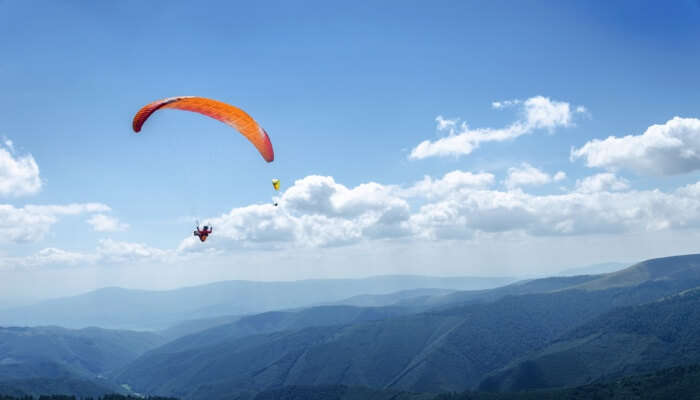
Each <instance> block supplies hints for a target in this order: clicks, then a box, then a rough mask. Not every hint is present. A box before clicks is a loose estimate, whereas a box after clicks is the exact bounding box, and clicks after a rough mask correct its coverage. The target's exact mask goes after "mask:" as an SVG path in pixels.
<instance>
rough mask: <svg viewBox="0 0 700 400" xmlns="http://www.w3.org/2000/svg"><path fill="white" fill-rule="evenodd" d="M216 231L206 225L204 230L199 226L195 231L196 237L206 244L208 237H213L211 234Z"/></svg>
mask: <svg viewBox="0 0 700 400" xmlns="http://www.w3.org/2000/svg"><path fill="white" fill-rule="evenodd" d="M213 231H214V228H213V227H210V226H207V225H204V229H199V225H197V230H196V231H194V235H195V236H197V237H199V240H201V241H202V242H204V241H205V240H207V237H208V236H209V235H211V233H212V232H213Z"/></svg>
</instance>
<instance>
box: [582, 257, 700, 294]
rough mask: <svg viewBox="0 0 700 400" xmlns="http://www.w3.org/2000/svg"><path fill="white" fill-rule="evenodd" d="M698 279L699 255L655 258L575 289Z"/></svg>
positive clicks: (598, 288)
mask: <svg viewBox="0 0 700 400" xmlns="http://www.w3.org/2000/svg"><path fill="white" fill-rule="evenodd" d="M682 279H690V280H695V279H700V254H690V255H683V256H673V257H664V258H655V259H651V260H646V261H642V262H640V263H637V264H635V265H632V266H631V267H628V268H625V269H623V270H621V271H617V272H613V273H610V274H604V275H600V276H598V277H597V279H594V280H590V281H587V282H584V283H582V284H580V285H578V286H577V287H579V288H581V289H585V290H600V289H606V288H611V287H620V286H634V285H639V284H642V283H644V282H653V281H660V280H682Z"/></svg>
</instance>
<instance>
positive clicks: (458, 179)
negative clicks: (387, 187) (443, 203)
mask: <svg viewBox="0 0 700 400" xmlns="http://www.w3.org/2000/svg"><path fill="white" fill-rule="evenodd" d="M494 181H495V177H494V175H493V174H491V173H487V172H480V173H476V174H475V173H472V172H465V171H460V170H456V171H452V172H448V173H446V174H445V175H444V176H443V177H442V178H439V179H433V178H431V177H430V176H427V175H426V176H425V177H423V180H422V181H418V182H416V183H415V184H414V185H413V186H411V187H409V188H408V189H405V190H403V191H399V193H398V195H399V196H401V197H418V196H422V197H425V198H427V199H435V198H441V197H445V196H446V195H448V194H451V193H453V192H455V191H459V190H462V189H468V188H486V187H489V186H492V185H493V183H494Z"/></svg>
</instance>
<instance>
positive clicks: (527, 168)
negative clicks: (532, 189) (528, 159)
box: [504, 163, 566, 189]
mask: <svg viewBox="0 0 700 400" xmlns="http://www.w3.org/2000/svg"><path fill="white" fill-rule="evenodd" d="M565 178H566V174H565V173H564V172H563V171H559V172H557V173H556V174H555V175H554V177H552V176H551V175H550V174H548V173H546V172H544V171H542V170H540V169H538V168H535V167H533V166H532V165H530V164H528V163H523V164H522V165H520V167H511V168H508V176H507V177H506V180H505V182H504V183H505V185H506V187H507V188H509V189H513V188H516V187H521V186H527V185H530V186H537V185H545V184H547V183H550V182H552V181H561V180H563V179H565Z"/></svg>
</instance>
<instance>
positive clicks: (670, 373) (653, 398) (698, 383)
mask: <svg viewBox="0 0 700 400" xmlns="http://www.w3.org/2000/svg"><path fill="white" fill-rule="evenodd" d="M558 399H567V400H589V399H596V400H629V399H635V400H661V399H669V400H675V399H684V400H691V399H700V365H698V364H694V365H689V366H679V367H673V368H666V369H662V370H659V371H656V372H654V373H649V374H645V375H636V376H629V377H624V378H620V379H617V380H614V381H609V382H599V383H593V384H589V385H583V386H577V387H574V388H567V389H550V390H534V391H525V392H510V393H484V392H465V393H461V394H441V395H438V396H436V397H435V398H434V399H432V400H558Z"/></svg>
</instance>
